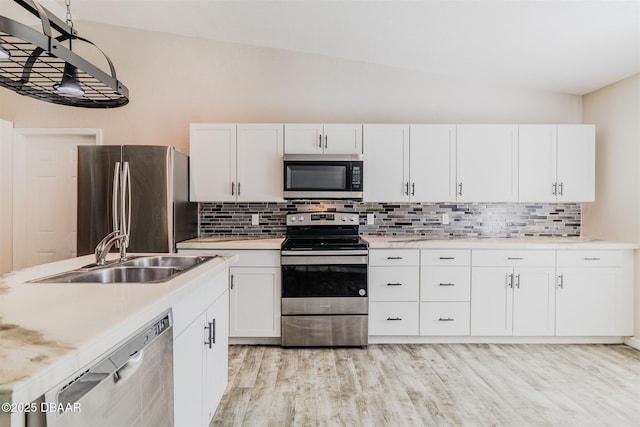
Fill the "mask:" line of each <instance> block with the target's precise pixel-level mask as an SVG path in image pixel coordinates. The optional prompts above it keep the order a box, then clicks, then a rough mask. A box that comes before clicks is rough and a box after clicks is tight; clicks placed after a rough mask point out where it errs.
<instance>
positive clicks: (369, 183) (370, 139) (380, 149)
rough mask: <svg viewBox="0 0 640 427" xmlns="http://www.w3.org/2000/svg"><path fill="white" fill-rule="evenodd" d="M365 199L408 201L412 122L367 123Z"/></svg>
mask: <svg viewBox="0 0 640 427" xmlns="http://www.w3.org/2000/svg"><path fill="white" fill-rule="evenodd" d="M363 133H364V143H363V144H364V147H363V149H364V200H365V201H367V202H408V201H409V194H408V185H409V126H406V125H364V127H363Z"/></svg>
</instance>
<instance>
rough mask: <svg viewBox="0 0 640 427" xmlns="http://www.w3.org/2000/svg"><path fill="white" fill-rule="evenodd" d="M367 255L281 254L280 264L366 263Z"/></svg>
mask: <svg viewBox="0 0 640 427" xmlns="http://www.w3.org/2000/svg"><path fill="white" fill-rule="evenodd" d="M368 262H369V257H368V256H367V255H319V256H313V255H307V256H284V255H283V256H281V257H280V264H281V265H345V264H348V265H365V266H366V265H367V264H368Z"/></svg>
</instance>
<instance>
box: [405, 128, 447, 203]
mask: <svg viewBox="0 0 640 427" xmlns="http://www.w3.org/2000/svg"><path fill="white" fill-rule="evenodd" d="M409 162H410V163H409V164H410V167H409V170H410V175H411V179H410V181H411V188H410V194H411V201H414V202H446V201H455V200H456V127H455V125H411V138H410V150H409Z"/></svg>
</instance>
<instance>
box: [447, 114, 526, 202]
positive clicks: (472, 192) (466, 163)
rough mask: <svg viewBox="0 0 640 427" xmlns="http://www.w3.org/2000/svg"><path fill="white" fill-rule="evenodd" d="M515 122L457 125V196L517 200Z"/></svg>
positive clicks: (460, 197) (469, 198)
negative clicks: (508, 123) (509, 123)
mask: <svg viewBox="0 0 640 427" xmlns="http://www.w3.org/2000/svg"><path fill="white" fill-rule="evenodd" d="M517 131H518V128H517V125H458V127H457V129H456V133H457V143H456V150H457V151H456V156H457V177H458V179H457V183H458V188H457V189H456V190H457V200H458V201H462V202H511V201H515V200H517V179H518V174H517V165H518V156H517V151H518V146H517V139H518V133H517Z"/></svg>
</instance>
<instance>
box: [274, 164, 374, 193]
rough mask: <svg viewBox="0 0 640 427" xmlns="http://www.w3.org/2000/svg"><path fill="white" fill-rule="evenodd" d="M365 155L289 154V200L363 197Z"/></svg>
mask: <svg viewBox="0 0 640 427" xmlns="http://www.w3.org/2000/svg"><path fill="white" fill-rule="evenodd" d="M362 164H363V160H362V154H344V155H339V154H336V155H328V154H286V155H285V156H284V198H285V199H350V200H362V189H363V184H362V174H363V171H362Z"/></svg>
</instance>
